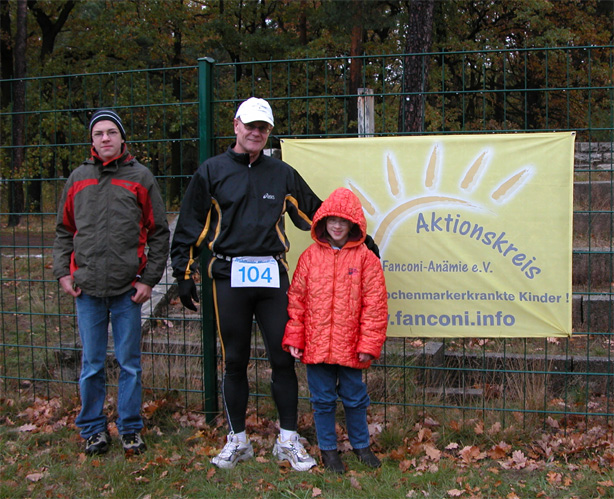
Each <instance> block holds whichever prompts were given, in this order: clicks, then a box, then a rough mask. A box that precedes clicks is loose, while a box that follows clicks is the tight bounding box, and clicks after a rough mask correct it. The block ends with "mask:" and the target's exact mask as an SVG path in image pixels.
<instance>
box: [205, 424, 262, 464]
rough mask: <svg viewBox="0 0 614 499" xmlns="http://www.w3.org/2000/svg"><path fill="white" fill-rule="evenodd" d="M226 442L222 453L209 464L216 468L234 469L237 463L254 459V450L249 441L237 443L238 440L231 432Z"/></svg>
mask: <svg viewBox="0 0 614 499" xmlns="http://www.w3.org/2000/svg"><path fill="white" fill-rule="evenodd" d="M226 440H227V442H226V445H224V448H223V449H222V451H221V452H220V453H219V454H218V455H217V456H215V457H214V458H212V459H211V462H212V463H213V464H215V465H216V466H217V467H218V468H224V469H229V468H234V467H235V466H236V465H237V462H239V461H245V460H246V459H249V458H250V457H254V449H253V448H252V443H251V442H250V441H249V440H248V441H247V442H239V438H238V437H237V436H236V435H235V434H234V433H233V432H230V433H229V434H228V436H227V437H226Z"/></svg>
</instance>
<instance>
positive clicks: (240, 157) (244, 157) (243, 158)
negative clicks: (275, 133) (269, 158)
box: [226, 142, 264, 166]
mask: <svg viewBox="0 0 614 499" xmlns="http://www.w3.org/2000/svg"><path fill="white" fill-rule="evenodd" d="M235 145H236V142H233V143H232V144H230V146H229V147H228V151H226V152H227V153H228V154H229V155H230V157H231V158H232V159H234V160H235V161H236V162H237V163H241V164H242V165H249V164H250V162H249V154H247V153H238V152H235V151H234V149H233V148H234V146H235ZM262 156H264V152H263V151H260V154H259V155H258V158H257V159H256V161H254V162H253V163H251V165H252V166H256V165H258V164H259V163H260V162H261V161H262Z"/></svg>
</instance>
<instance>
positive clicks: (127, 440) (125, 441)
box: [119, 433, 147, 455]
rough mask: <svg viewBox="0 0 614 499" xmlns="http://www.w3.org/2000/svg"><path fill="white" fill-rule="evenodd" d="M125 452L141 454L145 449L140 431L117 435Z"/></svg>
mask: <svg viewBox="0 0 614 499" xmlns="http://www.w3.org/2000/svg"><path fill="white" fill-rule="evenodd" d="M119 438H120V440H121V441H122V446H123V447H124V452H125V453H126V454H135V455H136V454H142V453H143V452H145V451H146V450H147V446H146V445H145V442H143V437H141V434H140V433H126V434H125V435H120V436H119Z"/></svg>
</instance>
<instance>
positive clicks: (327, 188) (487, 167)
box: [282, 132, 575, 338]
mask: <svg viewBox="0 0 614 499" xmlns="http://www.w3.org/2000/svg"><path fill="white" fill-rule="evenodd" d="M574 140H575V133H572V132H557V133H517V134H488V135H449V136H441V135H437V136H420V137H384V138H359V139H358V138H357V139H353V138H352V139H297V140H283V141H282V157H283V159H284V161H286V162H287V163H289V164H291V165H292V166H293V167H294V168H296V170H297V171H298V172H299V173H300V174H301V176H303V178H304V179H305V180H306V181H307V183H308V184H309V185H310V186H311V187H312V189H313V190H314V191H315V192H316V193H317V194H318V195H319V196H320V197H322V199H324V198H326V197H327V196H328V195H329V194H330V193H331V192H332V191H333V190H334V189H336V188H337V187H348V188H350V189H352V191H354V193H356V194H357V195H358V197H359V198H360V199H361V201H362V205H363V209H364V212H365V216H366V218H367V224H368V232H369V234H371V235H372V236H373V238H374V239H375V241H376V243H377V244H378V246H379V249H380V254H381V263H382V267H383V269H384V273H385V276H386V287H387V289H388V309H389V325H388V335H389V336H411V337H517V338H526V337H537V336H542V337H544V336H546V337H554V336H570V335H571V299H572V297H571V293H572V289H571V258H572V209H573V208H572V196H573V151H574ZM287 225H288V227H287V229H288V234H289V237H290V242H291V244H292V246H291V250H290V253H289V255H288V257H289V263H290V267H291V269H294V268H295V265H296V261H297V259H298V256H299V255H300V253H301V252H302V251H303V250H304V249H305V248H306V247H307V246H308V245H309V244H311V242H312V241H311V238H310V237H309V234H308V233H305V232H301V231H299V230H297V229H296V228H294V226H292V224H291V223H288V224H287Z"/></svg>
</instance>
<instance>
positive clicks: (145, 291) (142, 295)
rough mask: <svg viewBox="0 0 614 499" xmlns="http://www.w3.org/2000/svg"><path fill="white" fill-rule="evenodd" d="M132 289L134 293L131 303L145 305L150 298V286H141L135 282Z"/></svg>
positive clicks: (140, 283) (141, 284)
mask: <svg viewBox="0 0 614 499" xmlns="http://www.w3.org/2000/svg"><path fill="white" fill-rule="evenodd" d="M134 289H136V293H134V295H133V296H132V301H133V302H134V303H139V304H141V303H145V302H146V301H147V300H149V299H150V298H151V286H148V285H147V284H143V283H142V282H135V283H134Z"/></svg>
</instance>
